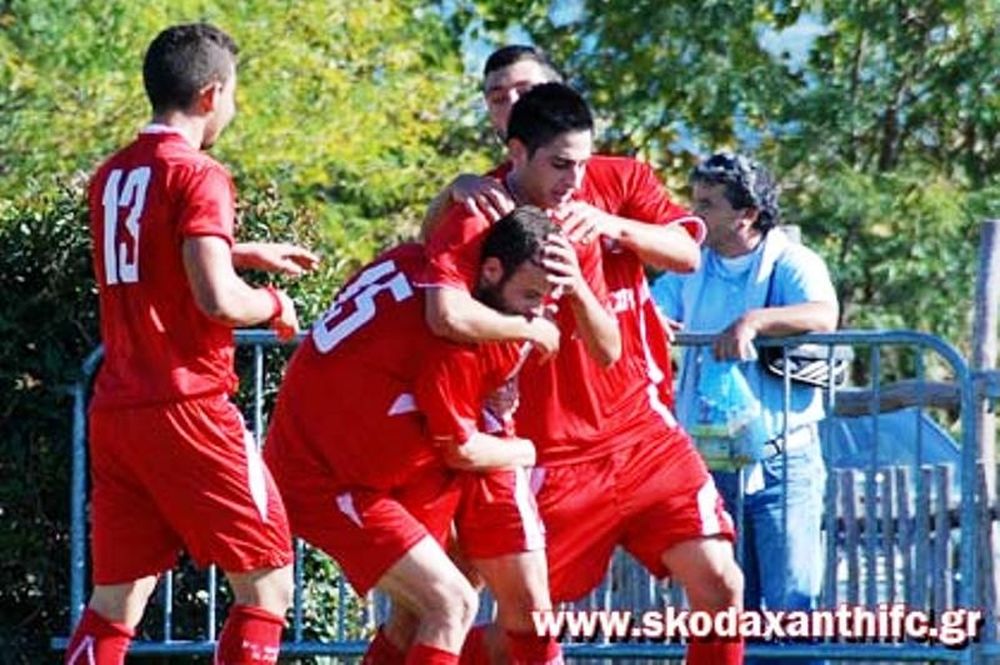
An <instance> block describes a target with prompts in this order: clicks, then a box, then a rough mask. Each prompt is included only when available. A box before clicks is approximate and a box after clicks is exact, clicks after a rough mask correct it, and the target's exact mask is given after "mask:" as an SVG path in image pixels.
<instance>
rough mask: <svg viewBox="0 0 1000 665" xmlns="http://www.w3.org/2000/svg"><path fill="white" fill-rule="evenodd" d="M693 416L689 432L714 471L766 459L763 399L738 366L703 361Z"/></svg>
mask: <svg viewBox="0 0 1000 665" xmlns="http://www.w3.org/2000/svg"><path fill="white" fill-rule="evenodd" d="M693 415H694V418H693V419H694V422H693V423H692V424H691V426H690V428H689V433H690V434H691V437H692V438H693V439H694V442H695V445H696V446H697V448H698V450H699V452H701V455H702V457H703V458H704V460H705V463H706V464H707V465H708V467H709V468H710V469H714V470H724V471H731V470H736V469H738V468H740V467H742V466H744V465H746V464H750V463H752V462H755V461H757V460H760V459H761V458H762V457H763V454H764V444H765V443H766V442H767V433H766V431H765V428H764V424H763V422H762V412H761V406H760V400H759V399H757V396H756V395H755V394H754V393H753V391H752V390H751V389H750V386H749V384H748V383H747V380H746V377H744V376H743V373H742V372H741V371H740V370H739V367H738V366H737V364H736V363H733V362H719V361H716V360H714V359H712V358H702V359H701V360H700V362H699V373H698V383H697V398H696V400H695V412H694V414H693Z"/></svg>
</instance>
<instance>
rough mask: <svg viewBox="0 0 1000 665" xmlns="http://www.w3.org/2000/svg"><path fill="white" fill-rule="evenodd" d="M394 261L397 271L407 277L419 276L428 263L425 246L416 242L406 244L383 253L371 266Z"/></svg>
mask: <svg viewBox="0 0 1000 665" xmlns="http://www.w3.org/2000/svg"><path fill="white" fill-rule="evenodd" d="M387 261H392V263H393V264H394V265H395V266H396V269H397V270H400V271H402V272H403V273H405V274H407V275H411V276H412V275H419V274H420V273H421V271H422V270H423V269H424V266H425V265H426V263H427V253H426V251H425V249H424V246H423V245H421V244H420V243H416V242H406V243H402V244H399V245H395V246H393V247H390V248H389V249H386V250H384V251H382V252H381V253H380V254H379V255H378V256H376V257H375V258H374V259H373V260H372V262H371V263H369V264H368V265H369V266H374V265H378V264H381V263H385V262H387Z"/></svg>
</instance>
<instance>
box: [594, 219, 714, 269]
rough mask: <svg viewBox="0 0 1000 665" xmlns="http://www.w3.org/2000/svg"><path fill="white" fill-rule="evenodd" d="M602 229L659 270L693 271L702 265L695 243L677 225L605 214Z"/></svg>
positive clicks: (698, 249) (680, 226)
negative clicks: (649, 222)
mask: <svg viewBox="0 0 1000 665" xmlns="http://www.w3.org/2000/svg"><path fill="white" fill-rule="evenodd" d="M601 231H602V233H603V234H604V235H606V236H608V237H609V238H612V239H613V240H616V241H618V243H620V244H621V245H622V246H623V247H626V248H628V249H630V250H632V251H633V252H635V253H636V254H637V255H638V256H639V259H640V260H642V262H643V263H645V264H646V265H649V266H652V267H653V268H656V269H658V270H670V271H673V272H682V273H684V272H694V271H695V270H697V269H698V267H699V266H700V265H701V249H700V248H699V247H698V243H697V242H695V240H694V239H693V238H692V237H691V236H690V235H689V234H688V232H687V230H685V228H684V227H683V226H682V225H680V224H667V225H665V226H664V225H661V224H647V223H645V222H638V221H636V220H634V219H626V218H624V217H618V216H616V215H608V216H607V218H606V220H605V222H604V224H603V225H602V229H601Z"/></svg>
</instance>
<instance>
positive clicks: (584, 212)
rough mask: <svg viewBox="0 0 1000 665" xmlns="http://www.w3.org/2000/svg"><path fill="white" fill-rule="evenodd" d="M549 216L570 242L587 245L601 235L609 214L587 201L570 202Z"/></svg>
mask: <svg viewBox="0 0 1000 665" xmlns="http://www.w3.org/2000/svg"><path fill="white" fill-rule="evenodd" d="M549 216H550V217H551V218H552V221H554V222H555V223H556V224H558V225H559V228H560V229H562V232H563V233H565V234H566V237H567V238H569V241H570V242H578V243H580V244H583V245H586V244H587V243H589V242H591V241H593V240H594V239H595V238H597V236H598V235H600V233H601V224H602V223H603V221H604V219H605V218H606V217H607V213H605V212H604V211H603V210H600V209H598V208H595V207H594V206H592V205H590V204H589V203H586V202H585V201H569V202H567V203H565V204H563V205H561V206H559V207H558V208H556V209H555V210H553V211H552V212H551V213H550V215H549Z"/></svg>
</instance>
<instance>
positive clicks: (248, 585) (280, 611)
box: [229, 565, 295, 616]
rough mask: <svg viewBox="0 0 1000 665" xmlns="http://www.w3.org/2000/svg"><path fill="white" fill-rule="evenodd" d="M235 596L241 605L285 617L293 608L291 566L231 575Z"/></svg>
mask: <svg viewBox="0 0 1000 665" xmlns="http://www.w3.org/2000/svg"><path fill="white" fill-rule="evenodd" d="M229 582H230V584H231V585H232V587H233V596H234V598H235V600H236V603H237V604H239V605H249V606H251V607H260V608H263V609H265V610H267V611H268V612H270V613H271V614H275V615H278V616H284V614H285V612H286V611H287V610H288V608H289V607H291V606H292V597H293V594H294V590H295V581H294V577H293V574H292V567H291V566H290V565H288V566H284V567H282V568H273V569H268V570H258V571H252V572H249V573H240V574H230V575H229Z"/></svg>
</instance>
